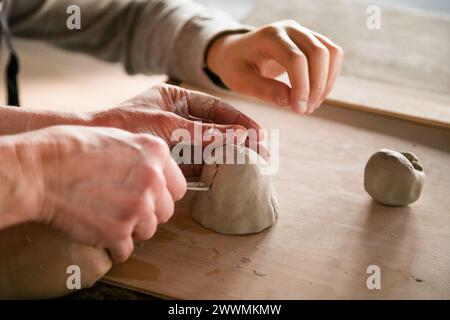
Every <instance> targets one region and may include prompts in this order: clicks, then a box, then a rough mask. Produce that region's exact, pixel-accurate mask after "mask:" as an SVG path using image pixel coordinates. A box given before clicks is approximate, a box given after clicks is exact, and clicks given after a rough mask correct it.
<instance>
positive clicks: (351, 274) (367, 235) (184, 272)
mask: <svg viewBox="0 0 450 320" xmlns="http://www.w3.org/2000/svg"><path fill="white" fill-rule="evenodd" d="M225 99H227V101H229V102H231V103H232V104H234V105H236V106H238V107H239V108H241V109H242V110H243V111H245V112H246V113H248V114H250V115H251V116H253V117H254V118H255V119H256V120H257V121H259V122H260V123H261V124H262V125H263V126H264V127H266V128H280V137H281V145H280V170H279V173H278V174H277V175H276V176H274V177H273V181H274V185H275V187H276V190H277V192H278V194H279V200H280V218H279V220H278V222H277V223H276V224H275V225H274V226H273V227H272V228H270V229H268V230H266V231H264V232H262V233H259V234H255V235H246V236H226V235H220V234H217V233H214V232H212V231H209V230H207V229H205V228H202V227H201V226H199V225H198V224H197V223H195V222H194V221H193V220H192V219H191V217H190V208H189V197H190V196H191V195H188V197H187V199H185V200H184V201H183V202H182V203H181V204H179V205H178V207H177V211H176V213H175V215H174V217H173V218H172V220H170V222H169V223H167V224H166V225H162V226H161V227H160V228H159V230H158V232H157V234H156V236H155V237H154V238H153V239H151V240H149V241H147V242H144V243H143V244H142V246H138V247H137V248H136V250H135V253H134V254H133V256H132V258H131V259H130V260H129V261H127V262H126V263H124V264H122V265H117V266H115V267H113V269H112V270H111V272H110V273H109V274H108V275H107V276H106V277H105V279H104V281H107V282H109V283H113V284H115V285H119V286H123V287H126V288H132V289H134V290H138V291H141V292H147V293H151V294H156V295H158V296H162V297H169V298H177V299H316V298H320V299H329V298H343V299H362V298H437V299H444V298H446V299H448V298H450V268H449V267H448V266H449V265H450V256H449V252H450V198H449V197H448V192H449V190H450V175H449V174H448V173H449V172H450V131H449V130H444V129H438V128H431V127H427V126H421V125H418V124H414V123H409V122H405V121H401V120H397V119H390V118H387V117H382V116H378V115H373V114H368V113H364V112H359V111H355V110H347V109H342V108H336V107H332V106H326V107H324V108H321V109H320V110H319V112H317V113H316V114H315V115H313V116H303V117H302V116H295V115H294V114H293V113H292V112H290V111H288V110H279V109H277V108H275V107H270V106H267V105H264V104H261V103H258V102H254V101H249V100H242V99H238V98H234V97H231V96H226V97H225ZM380 148H392V149H397V150H409V151H412V152H414V153H415V154H417V155H418V156H419V158H420V159H421V161H422V163H423V165H424V167H425V170H426V174H427V178H426V183H425V188H424V192H423V195H422V197H421V199H420V200H419V201H418V202H417V203H414V204H412V205H410V206H407V207H400V208H393V207H385V206H382V205H380V204H377V203H375V202H373V201H372V200H371V198H370V197H369V196H368V195H367V194H366V193H365V191H364V189H363V171H364V165H365V163H366V161H367V159H368V158H369V156H370V155H371V154H372V153H373V152H375V151H376V150H378V149H380ZM249 187H251V186H249ZM369 265H378V266H379V267H380V268H381V273H382V288H381V290H369V289H368V288H367V286H366V280H367V277H368V276H369V275H368V274H366V269H367V267H368V266H369Z"/></svg>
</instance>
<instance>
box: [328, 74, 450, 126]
mask: <svg viewBox="0 0 450 320" xmlns="http://www.w3.org/2000/svg"><path fill="white" fill-rule="evenodd" d="M327 102H328V104H330V105H334V106H339V107H345V108H351V109H358V110H363V111H366V112H371V113H375V114H380V115H386V116H389V117H394V118H399V119H403V120H408V121H412V122H417V123H420V124H426V125H429V126H437V127H442V128H447V129H450V96H449V95H442V94H437V93H432V92H424V91H420V90H414V89H411V88H405V87H400V86H393V85H390V84H385V83H380V82H376V81H370V80H363V79H357V78H354V77H348V76H347V77H346V76H343V77H341V78H340V79H339V80H338V82H337V83H336V86H335V88H334V89H333V91H332V93H331V94H330V96H329V98H328V99H327Z"/></svg>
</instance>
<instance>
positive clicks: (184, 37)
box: [7, 0, 249, 86]
mask: <svg viewBox="0 0 450 320" xmlns="http://www.w3.org/2000/svg"><path fill="white" fill-rule="evenodd" d="M7 4H8V5H7V12H8V19H9V24H10V26H11V31H12V34H13V36H17V37H23V38H28V39H38V40H43V41H46V42H49V43H51V44H53V45H56V46H58V47H61V48H64V49H67V50H71V51H79V52H84V53H87V54H90V55H93V56H95V57H98V58H100V59H103V60H106V61H111V62H122V63H123V65H124V66H125V69H126V71H127V72H128V73H130V74H136V73H144V74H151V73H158V74H167V75H169V76H171V77H173V78H176V79H178V80H181V81H184V82H187V83H191V84H195V85H200V86H213V83H212V81H211V80H210V78H209V77H208V76H207V75H206V73H205V72H204V70H203V68H204V54H205V50H206V48H207V46H208V44H209V42H210V41H211V39H213V38H214V37H216V36H217V35H219V34H221V33H223V32H230V31H231V32H235V31H236V32H238V31H245V30H248V29H249V27H247V26H244V25H241V24H240V23H238V22H237V21H235V20H233V19H232V18H231V17H230V16H228V15H227V14H225V13H223V12H221V11H218V10H214V9H207V8H205V7H203V6H201V5H199V4H197V3H195V2H191V1H188V0H101V1H100V0H12V1H9V3H8V2H7ZM70 5H77V6H79V8H80V9H81V29H80V30H69V28H67V26H66V21H67V19H68V17H69V16H70V14H68V13H67V8H68V7H69V6H70Z"/></svg>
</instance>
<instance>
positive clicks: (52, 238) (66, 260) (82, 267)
mask: <svg viewBox="0 0 450 320" xmlns="http://www.w3.org/2000/svg"><path fill="white" fill-rule="evenodd" d="M0 256H1V257H2V258H1V263H0V299H44V298H53V297H60V296H63V295H66V294H68V293H71V292H73V291H74V285H75V288H76V286H78V284H79V285H80V288H81V289H83V288H88V287H91V286H92V285H93V284H94V283H95V282H96V281H97V280H99V279H100V278H101V277H103V276H104V275H105V274H106V273H107V272H108V270H109V269H110V268H111V266H112V262H111V260H110V258H109V255H108V254H107V253H106V251H104V250H101V249H96V248H93V247H90V246H86V245H81V244H76V243H74V242H72V241H70V240H68V239H66V238H65V237H64V236H63V235H61V234H59V233H58V232H56V231H54V230H53V229H51V228H49V227H47V226H44V225H41V224H38V223H25V224H21V225H17V226H13V227H10V228H8V229H5V230H1V231H0ZM71 266H76V267H71ZM77 267H78V268H79V275H80V282H79V283H77V281H76V280H73V281H72V279H74V278H70V277H71V276H72V275H74V274H75V272H77V271H76V270H75V269H76V268H77ZM68 280H69V281H68ZM68 282H69V286H68Z"/></svg>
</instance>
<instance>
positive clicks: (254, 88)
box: [207, 20, 343, 113]
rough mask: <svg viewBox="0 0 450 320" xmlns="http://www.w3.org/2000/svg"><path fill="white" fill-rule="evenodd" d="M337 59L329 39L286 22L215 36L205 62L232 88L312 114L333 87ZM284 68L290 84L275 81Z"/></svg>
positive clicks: (338, 54)
mask: <svg viewBox="0 0 450 320" xmlns="http://www.w3.org/2000/svg"><path fill="white" fill-rule="evenodd" d="M342 58H343V52H342V49H341V48H340V47H339V46H337V45H336V44H334V43H333V42H332V41H331V40H330V39H328V38H327V37H325V36H323V35H321V34H319V33H317V32H314V31H311V30H309V29H307V28H305V27H303V26H301V25H299V24H298V23H296V22H295V21H291V20H289V21H281V22H276V23H272V24H269V25H267V26H264V27H262V28H259V29H256V30H254V31H250V32H248V33H243V34H228V35H223V36H220V37H219V38H218V39H216V40H215V41H214V42H213V43H212V45H211V47H210V49H209V50H208V52H207V65H208V67H209V69H210V70H211V71H213V72H214V73H215V74H216V75H218V76H219V77H220V79H221V80H222V81H223V82H224V84H225V85H227V86H228V87H229V88H230V89H231V90H234V91H236V92H239V93H242V94H246V95H250V96H254V97H257V98H260V99H262V100H265V101H267V102H272V103H276V104H278V105H281V106H288V105H290V106H291V107H292V109H293V110H294V111H296V112H299V113H312V112H313V111H314V110H315V109H317V108H318V107H319V106H320V104H321V103H322V102H323V101H324V99H325V98H326V97H327V95H328V94H329V93H330V91H331V89H332V88H333V85H334V83H335V80H336V78H337V76H338V74H339V71H340V68H341V64H342ZM285 71H287V74H288V76H289V81H290V84H291V87H289V86H288V85H286V84H284V83H282V82H281V81H278V80H275V79H274V78H275V77H277V76H279V75H280V74H282V73H284V72H285Z"/></svg>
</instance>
